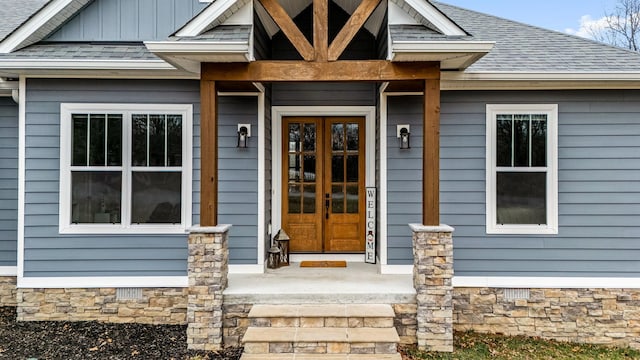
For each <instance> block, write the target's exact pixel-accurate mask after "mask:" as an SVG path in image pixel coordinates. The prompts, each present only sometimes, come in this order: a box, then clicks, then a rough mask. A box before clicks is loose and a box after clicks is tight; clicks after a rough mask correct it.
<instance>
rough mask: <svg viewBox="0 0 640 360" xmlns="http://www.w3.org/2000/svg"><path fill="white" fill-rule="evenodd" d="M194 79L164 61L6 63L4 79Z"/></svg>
mask: <svg viewBox="0 0 640 360" xmlns="http://www.w3.org/2000/svg"><path fill="white" fill-rule="evenodd" d="M20 75H25V76H42V77H54V76H57V77H60V76H65V77H92V76H93V77H122V78H193V74H190V73H188V72H186V71H184V70H180V69H176V68H175V67H174V66H172V65H171V64H168V63H167V62H165V61H163V60H159V59H158V60H105V59H33V60H29V59H24V58H19V59H3V60H0V76H3V77H17V76H20Z"/></svg>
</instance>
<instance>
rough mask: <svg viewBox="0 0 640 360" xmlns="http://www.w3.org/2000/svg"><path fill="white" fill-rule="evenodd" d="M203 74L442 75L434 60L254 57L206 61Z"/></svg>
mask: <svg viewBox="0 0 640 360" xmlns="http://www.w3.org/2000/svg"><path fill="white" fill-rule="evenodd" d="M201 78H202V80H210V81H251V82H297V81H336V82H339V81H405V80H426V79H440V68H439V65H438V63H433V62H407V63H393V62H390V61H386V60H344V61H333V62H305V61H253V62H250V63H207V64H203V66H202V74H201Z"/></svg>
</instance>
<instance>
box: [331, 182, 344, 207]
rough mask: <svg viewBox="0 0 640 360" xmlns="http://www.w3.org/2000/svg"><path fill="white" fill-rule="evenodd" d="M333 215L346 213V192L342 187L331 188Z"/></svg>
mask: <svg viewBox="0 0 640 360" xmlns="http://www.w3.org/2000/svg"><path fill="white" fill-rule="evenodd" d="M331 213H332V214H343V213H344V190H343V187H342V185H332V186H331Z"/></svg>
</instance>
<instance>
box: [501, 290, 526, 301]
mask: <svg viewBox="0 0 640 360" xmlns="http://www.w3.org/2000/svg"><path fill="white" fill-rule="evenodd" d="M529 295H530V293H529V289H504V299H505V300H522V299H524V300H528V299H529Z"/></svg>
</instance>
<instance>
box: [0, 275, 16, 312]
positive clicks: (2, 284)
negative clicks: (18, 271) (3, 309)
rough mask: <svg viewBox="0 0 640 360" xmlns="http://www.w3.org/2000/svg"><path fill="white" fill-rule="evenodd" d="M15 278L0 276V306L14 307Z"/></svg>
mask: <svg viewBox="0 0 640 360" xmlns="http://www.w3.org/2000/svg"><path fill="white" fill-rule="evenodd" d="M17 295H18V294H17V290H16V277H15V276H0V306H16V305H17V304H18V303H17Z"/></svg>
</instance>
